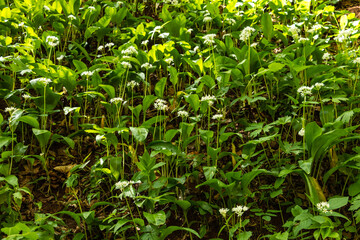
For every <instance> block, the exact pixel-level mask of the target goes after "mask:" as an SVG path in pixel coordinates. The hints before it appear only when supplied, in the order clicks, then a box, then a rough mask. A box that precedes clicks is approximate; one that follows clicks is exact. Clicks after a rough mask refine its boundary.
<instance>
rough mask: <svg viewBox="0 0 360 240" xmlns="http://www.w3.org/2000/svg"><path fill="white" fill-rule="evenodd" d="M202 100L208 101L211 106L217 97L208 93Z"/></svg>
mask: <svg viewBox="0 0 360 240" xmlns="http://www.w3.org/2000/svg"><path fill="white" fill-rule="evenodd" d="M200 101H201V102H208V104H209V105H210V106H211V105H213V104H214V101H216V97H215V96H210V95H206V96H204V97H202V98H201V100H200Z"/></svg>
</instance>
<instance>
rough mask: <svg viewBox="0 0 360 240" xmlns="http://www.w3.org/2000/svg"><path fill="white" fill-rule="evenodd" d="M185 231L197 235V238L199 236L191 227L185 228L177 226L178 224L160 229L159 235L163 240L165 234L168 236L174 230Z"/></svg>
mask: <svg viewBox="0 0 360 240" xmlns="http://www.w3.org/2000/svg"><path fill="white" fill-rule="evenodd" d="M178 230H179V231H187V232H190V233H192V234H194V235H195V236H197V237H198V238H200V236H199V234H198V233H197V232H196V231H195V230H193V229H191V228H185V227H178V226H170V227H167V228H165V229H164V230H162V231H161V236H160V240H165V239H166V237H167V236H169V235H170V234H171V233H173V232H174V231H178Z"/></svg>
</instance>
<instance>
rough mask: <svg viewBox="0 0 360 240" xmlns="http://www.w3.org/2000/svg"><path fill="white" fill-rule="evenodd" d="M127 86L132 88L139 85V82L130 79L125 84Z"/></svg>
mask: <svg viewBox="0 0 360 240" xmlns="http://www.w3.org/2000/svg"><path fill="white" fill-rule="evenodd" d="M126 86H127V87H130V88H134V87H136V86H139V83H138V82H135V81H134V80H131V81H130V82H128V83H127V84H126Z"/></svg>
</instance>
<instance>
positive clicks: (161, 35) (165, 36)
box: [159, 32, 170, 38]
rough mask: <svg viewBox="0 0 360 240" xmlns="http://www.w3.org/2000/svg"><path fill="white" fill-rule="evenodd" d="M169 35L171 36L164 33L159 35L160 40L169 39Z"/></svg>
mask: <svg viewBox="0 0 360 240" xmlns="http://www.w3.org/2000/svg"><path fill="white" fill-rule="evenodd" d="M169 35H170V33H168V32H164V33H161V34H159V38H167V37H168V36H169Z"/></svg>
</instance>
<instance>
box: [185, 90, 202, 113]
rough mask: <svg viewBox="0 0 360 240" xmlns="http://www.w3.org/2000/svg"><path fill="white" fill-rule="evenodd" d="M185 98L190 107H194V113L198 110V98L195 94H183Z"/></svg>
mask: <svg viewBox="0 0 360 240" xmlns="http://www.w3.org/2000/svg"><path fill="white" fill-rule="evenodd" d="M185 100H186V101H187V102H188V103H189V104H190V106H191V107H192V109H194V111H195V113H196V112H197V111H198V110H199V108H200V99H199V96H198V95H197V94H191V95H187V96H185Z"/></svg>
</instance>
